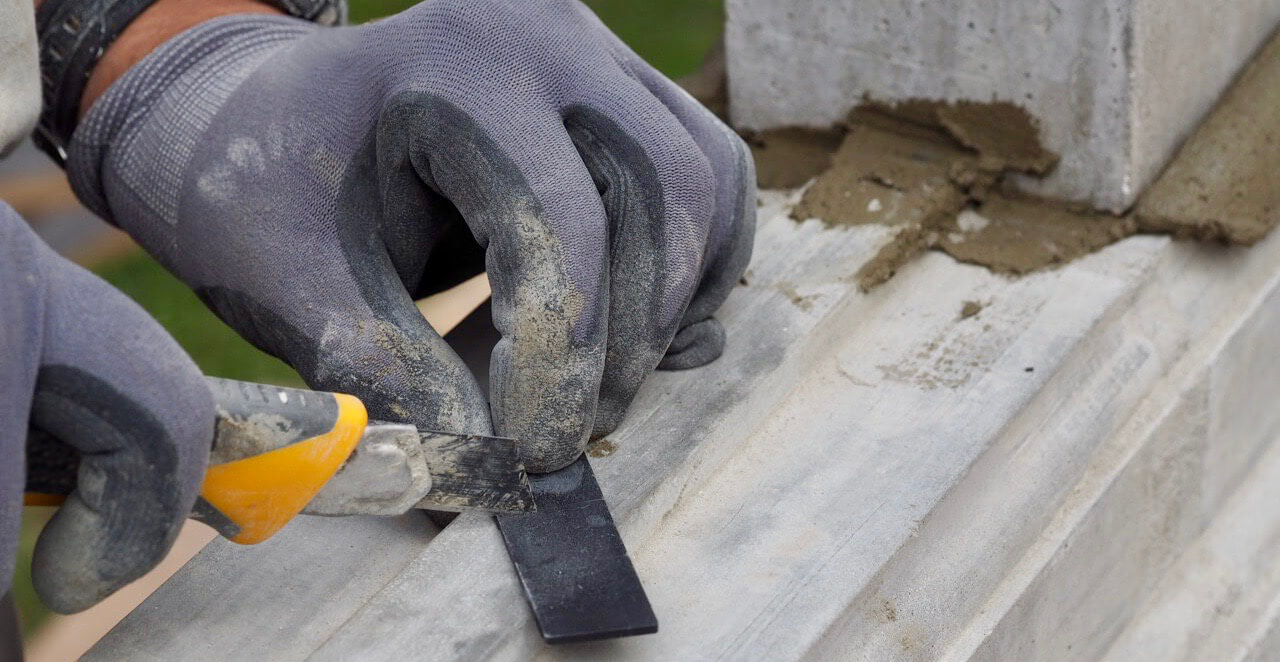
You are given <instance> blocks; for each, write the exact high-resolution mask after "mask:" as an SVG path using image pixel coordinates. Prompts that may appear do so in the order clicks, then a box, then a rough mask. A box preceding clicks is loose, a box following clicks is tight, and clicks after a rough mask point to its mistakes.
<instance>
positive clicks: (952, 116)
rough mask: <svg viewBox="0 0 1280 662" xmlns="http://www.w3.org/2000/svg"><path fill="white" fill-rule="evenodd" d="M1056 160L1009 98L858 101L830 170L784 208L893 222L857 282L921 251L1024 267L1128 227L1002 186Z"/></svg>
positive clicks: (883, 274) (799, 214)
mask: <svg viewBox="0 0 1280 662" xmlns="http://www.w3.org/2000/svg"><path fill="white" fill-rule="evenodd" d="M1056 161H1057V156H1056V155H1054V154H1053V153H1052V152H1049V151H1048V150H1046V149H1045V148H1044V147H1043V146H1042V145H1041V144H1040V141H1039V131H1038V129H1037V127H1036V124H1035V122H1034V120H1033V119H1032V118H1031V117H1030V116H1029V115H1028V114H1027V113H1026V111H1024V110H1022V109H1021V108H1018V107H1017V106H1014V105H1012V104H1008V103H990V104H978V103H957V104H947V103H940V102H934V101H908V102H905V103H902V104H898V105H895V106H892V107H890V106H886V105H883V104H875V103H870V104H865V105H863V106H862V107H860V108H858V109H856V110H855V111H854V112H853V113H851V114H850V117H849V122H848V135H847V136H846V137H845V139H844V142H843V143H841V145H840V148H839V149H838V150H837V151H836V153H835V154H834V155H833V157H832V162H831V168H830V169H828V170H827V171H826V172H823V173H822V174H821V175H819V176H818V177H817V178H816V179H815V180H814V181H813V183H812V184H811V185H810V186H809V188H808V189H806V190H805V194H804V196H803V197H802V199H801V200H800V202H799V203H798V204H797V205H796V206H795V208H794V209H793V211H792V216H793V217H794V218H796V219H806V218H820V219H822V220H823V221H825V222H826V223H828V224H831V225H858V224H867V223H878V224H884V225H894V226H901V230H899V232H898V234H897V235H896V236H895V237H894V239H893V240H892V241H891V242H890V243H889V244H887V245H886V246H884V247H883V248H882V249H881V250H880V251H879V253H877V254H876V256H875V257H874V258H872V259H871V260H870V261H868V262H867V264H865V265H863V267H862V269H861V270H860V271H859V272H858V275H857V278H858V284H859V286H860V287H862V289H864V290H867V289H870V288H872V287H874V286H876V285H878V284H880V283H882V282H884V281H886V280H888V279H889V278H891V277H892V276H893V275H894V274H895V273H896V272H897V270H898V269H899V268H900V267H901V266H902V265H904V264H906V263H907V262H908V261H910V260H911V259H912V258H914V257H915V256H916V255H918V254H919V253H921V252H923V251H925V250H928V249H935V250H942V251H945V252H946V253H947V254H949V255H951V256H952V257H954V258H956V259H957V260H960V261H962V262H969V263H972V264H979V265H983V266H986V267H988V268H990V269H992V270H994V271H997V272H1001V273H1009V274H1024V273H1028V272H1030V271H1034V270H1036V269H1040V268H1044V267H1050V266H1053V265H1057V264H1062V263H1064V262H1067V261H1070V260H1071V259H1074V258H1075V257H1078V256H1080V255H1084V254H1086V253H1090V252H1093V251H1096V250H1098V249H1099V248H1101V247H1103V246H1106V245H1107V244H1110V243H1112V242H1115V241H1117V240H1119V239H1123V238H1124V237H1127V236H1129V235H1131V234H1133V233H1134V232H1135V231H1136V229H1137V228H1136V224H1135V223H1134V221H1133V220H1132V219H1128V218H1116V217H1112V216H1108V215H1105V214H1096V213H1091V212H1080V211H1074V210H1071V209H1068V208H1066V207H1064V206H1062V205H1056V204H1053V203H1048V202H1044V201H1038V200H1030V199H1025V198H1021V199H1020V198H1014V197H1011V196H1009V195H1006V194H1003V193H1000V192H999V191H1000V190H1001V188H1002V186H1001V185H1002V182H1003V178H1004V177H1005V176H1006V175H1007V174H1008V173H1011V172H1021V173H1026V174H1032V175H1042V174H1045V173H1047V172H1048V171H1049V170H1050V169H1052V167H1053V165H1054V163H1055V162H1056ZM973 314H976V310H975V311H974V312H973Z"/></svg>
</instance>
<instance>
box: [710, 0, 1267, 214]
mask: <svg viewBox="0 0 1280 662" xmlns="http://www.w3.org/2000/svg"><path fill="white" fill-rule="evenodd" d="M727 11H728V19H729V20H728V24H727V29H726V48H727V53H728V72H729V94H730V113H731V117H732V119H733V120H734V122H735V123H736V124H737V125H738V126H740V127H742V128H746V129H753V130H762V129H769V128H775V127H780V126H789V125H799V126H810V127H825V126H829V125H831V124H832V123H834V122H838V121H840V120H842V119H843V118H844V117H845V115H846V114H847V113H848V112H849V110H850V109H851V108H852V107H854V106H857V105H859V104H860V103H862V102H863V101H864V100H865V99H871V100H875V101H886V102H894V101H902V100H909V99H934V100H947V101H956V100H970V101H977V102H989V101H1000V102H1008V103H1012V104H1016V105H1019V106H1021V107H1023V108H1025V109H1027V110H1028V111H1029V112H1030V113H1031V114H1032V115H1033V116H1035V117H1036V118H1037V119H1038V120H1039V123H1040V127H1041V129H1042V137H1043V140H1044V143H1045V145H1046V146H1047V147H1048V148H1049V149H1051V150H1053V151H1054V152H1056V153H1058V154H1061V155H1062V160H1061V162H1060V163H1059V165H1058V167H1057V169H1056V171H1055V172H1054V173H1053V174H1052V175H1051V176H1050V177H1049V178H1048V179H1046V180H1044V181H1035V180H1031V179H1023V180H1022V181H1021V185H1022V186H1023V187H1024V188H1026V189H1027V190H1028V191H1031V192H1034V193H1039V194H1043V195H1047V196H1050V197H1058V198H1064V199H1067V200H1072V201H1082V202H1089V203H1091V204H1093V205H1095V206H1097V207H1100V208H1105V209H1109V210H1111V211H1121V210H1123V209H1126V208H1128V207H1129V206H1130V205H1131V204H1132V203H1133V201H1134V200H1135V198H1136V196H1137V195H1138V194H1139V193H1140V192H1141V191H1142V190H1143V188H1145V187H1146V185H1147V184H1148V183H1150V182H1151V181H1152V180H1153V179H1154V178H1155V176H1156V175H1157V174H1158V173H1159V172H1160V169H1161V168H1162V167H1163V166H1164V164H1165V163H1166V161H1167V160H1168V159H1169V157H1170V156H1171V155H1172V153H1173V151H1174V150H1175V149H1176V148H1177V146H1178V145H1179V144H1180V143H1181V142H1182V141H1183V139H1185V138H1186V136H1187V135H1188V134H1189V133H1190V131H1191V130H1192V129H1193V128H1194V127H1195V125H1196V124H1197V123H1198V122H1199V121H1200V119H1201V118H1202V117H1203V116H1204V115H1205V113H1206V112H1207V111H1208V110H1209V109H1210V108H1211V107H1212V105H1213V104H1214V102H1215V100H1216V99H1217V98H1218V97H1219V95H1220V94H1221V93H1222V91H1223V90H1225V89H1226V87H1227V86H1228V84H1229V83H1230V82H1231V80H1232V77H1233V76H1234V75H1235V73H1236V72H1237V71H1238V70H1239V69H1240V67H1241V65H1242V64H1243V63H1244V62H1246V61H1247V60H1248V58H1249V57H1250V56H1251V55H1252V54H1253V53H1254V52H1255V51H1256V50H1257V48H1258V47H1259V45H1260V44H1262V42H1263V40H1264V39H1265V38H1266V37H1267V35H1268V34H1269V33H1270V32H1271V31H1272V29H1273V28H1274V27H1275V26H1276V24H1277V21H1280V2H1275V0H1238V1H1236V2H1232V3H1229V4H1227V5H1222V4H1214V3H1203V2H1196V1H1194V0H1101V1H1093V0H1065V1H1064V0H997V1H995V2H992V1H989V0H957V1H955V2H946V3H938V2H936V1H934V0H908V1H906V2H901V1H896V0H831V1H823V2H816V1H813V2H776V1H775V0H729V1H728V3H727Z"/></svg>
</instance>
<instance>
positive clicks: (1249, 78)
mask: <svg viewBox="0 0 1280 662" xmlns="http://www.w3.org/2000/svg"><path fill="white" fill-rule="evenodd" d="M1278 177H1280V35H1278V36H1276V37H1274V38H1272V40H1271V42H1270V43H1268V44H1267V45H1266V46H1264V47H1263V49H1262V51H1261V52H1260V53H1259V54H1258V56H1257V57H1256V58H1254V60H1253V62H1252V63H1250V64H1249V66H1248V67H1247V68H1246V69H1245V71H1244V73H1242V74H1241V75H1240V78H1239V79H1237V80H1236V82H1235V83H1234V84H1233V85H1232V86H1231V88H1230V89H1229V90H1227V93H1226V94H1225V95H1223V97H1222V100H1221V101H1220V102H1219V103H1218V106H1217V107H1216V108H1215V109H1214V110H1213V112H1212V113H1210V114H1209V117H1208V118H1207V119H1206V120H1205V121H1204V123H1202V124H1201V125H1200V127H1199V128H1198V129H1197V130H1196V131H1195V133H1194V134H1192V136H1191V138H1190V139H1188V140H1187V142H1186V143H1185V144H1183V146H1182V148H1181V150H1179V152H1178V154H1177V156H1176V157H1174V159H1173V161H1172V162H1171V163H1170V164H1169V167H1168V168H1167V169H1166V170H1165V171H1164V173H1163V174H1162V175H1161V176H1160V178H1159V179H1158V180H1156V182H1155V184H1153V185H1152V186H1151V187H1150V188H1149V189H1147V191H1146V192H1145V193H1144V194H1143V196H1142V198H1141V199H1140V200H1139V201H1138V205H1137V211H1136V214H1137V217H1138V223H1139V225H1140V226H1141V227H1142V229H1143V230H1144V231H1151V232H1168V233H1170V234H1173V235H1174V236H1176V237H1182V238H1192V239H1200V240H1218V241H1227V242H1232V243H1243V244H1252V243H1254V242H1256V241H1258V240H1260V239H1262V238H1263V237H1264V236H1266V234H1267V233H1268V232H1269V231H1270V230H1271V228H1273V227H1275V226H1276V224H1277V223H1280V181H1277V180H1278Z"/></svg>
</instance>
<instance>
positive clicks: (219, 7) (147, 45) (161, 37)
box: [36, 0, 282, 117]
mask: <svg viewBox="0 0 1280 662" xmlns="http://www.w3.org/2000/svg"><path fill="white" fill-rule="evenodd" d="M42 1H43V0H37V2H36V5H37V6H38V5H39V4H40V2H42ZM281 13H282V12H281V11H280V10H278V9H276V8H274V7H271V6H269V5H266V4H263V3H261V2H258V1H257V0H158V1H157V2H156V3H155V4H153V5H151V6H150V7H148V8H147V10H146V11H144V12H142V13H141V14H139V15H138V18H136V19H134V21H133V22H132V23H130V24H129V27H127V28H125V29H124V32H121V33H120V37H119V38H118V39H116V40H115V42H113V43H112V44H111V46H110V47H108V48H107V52H106V53H103V55H102V59H101V60H99V61H98V64H97V66H96V67H94V69H93V73H92V74H91V75H90V76H89V81H88V83H87V84H86V85H85V88H84V94H83V95H82V96H81V97H80V116H81V117H83V116H84V114H85V113H87V112H89V109H90V108H91V107H93V102H94V101H96V100H97V99H98V97H99V96H102V93H103V92H106V91H107V88H108V87H111V84H112V83H114V82H115V81H116V79H118V78H120V77H121V76H123V75H124V73H125V72H126V71H128V70H129V68H130V67H132V66H133V65H134V64H137V62H138V61H139V60H141V59H142V58H144V57H146V56H147V54H149V53H150V52H151V51H153V50H155V48H156V47H158V46H159V45H160V44H163V43H164V42H166V41H168V40H169V39H171V38H172V37H173V36H174V35H177V34H178V33H180V32H182V31H184V30H187V29H188V28H192V27H195V26H196V25H199V24H200V23H203V22H205V21H208V20H210V19H214V18H217V17H219V16H228V15H230V14H281Z"/></svg>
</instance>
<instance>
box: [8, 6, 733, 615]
mask: <svg viewBox="0 0 1280 662" xmlns="http://www.w3.org/2000/svg"><path fill="white" fill-rule="evenodd" d="M427 1H428V2H429V1H430V0H427ZM414 4H416V3H415V2H411V1H406V0H351V2H350V7H351V21H352V22H353V23H362V22H365V21H369V20H373V19H376V18H378V17H381V16H387V15H390V14H394V13H396V12H399V11H401V10H403V9H405V8H407V7H410V6H412V5H414ZM586 4H587V5H588V6H589V7H591V9H592V10H594V11H595V12H596V14H598V15H599V16H600V18H601V20H603V21H604V22H605V24H606V25H608V26H609V27H610V29H612V30H613V31H614V32H616V33H617V34H618V36H619V37H621V38H622V39H623V40H624V41H626V42H627V44H628V45H630V46H631V48H633V49H635V51H636V52H637V53H638V54H639V55H640V56H641V57H643V58H645V59H646V60H648V61H649V62H650V63H651V64H653V65H654V66H655V67H657V68H658V69H659V70H661V71H662V72H663V73H665V74H667V75H668V76H670V77H672V78H676V77H679V76H683V75H685V74H687V73H689V72H691V71H693V70H694V69H695V68H696V67H697V66H698V64H699V63H700V62H701V61H702V58H703V57H704V56H705V55H706V53H707V51H708V50H710V48H711V47H712V45H714V43H715V41H716V39H717V38H718V36H719V34H720V31H721V29H722V25H723V7H722V2H721V0H586ZM93 270H94V271H95V272H96V273H97V274H98V275H100V276H102V277H103V278H104V279H106V280H107V281H108V282H110V283H111V284H112V285H115V286H116V287H118V288H120V289H121V290H122V291H124V292H125V293H126V294H128V295H129V296H131V297H133V299H134V300H135V301H137V302H138V303H140V304H142V307H143V308H146V309H147V311H148V312H150V313H151V314H152V315H153V316H155V318H156V319H157V320H159V321H160V323H161V324H163V325H164V326H165V328H166V329H168V330H169V332H170V333H172V334H173V336H174V337H175V338H177V340H178V342H179V343H181V344H182V346H183V347H184V348H186V350H187V352H188V353H190V354H191V356H192V358H194V359H195V361H196V363H197V364H199V366H200V368H201V369H202V370H204V371H205V373H206V374H209V375H214V376H218V377H228V378H232V379H243V380H250V381H258V382H266V383H272V384H282V385H300V384H301V383H302V382H301V380H300V379H299V378H298V375H297V373H295V372H294V371H293V370H292V369H291V368H289V366H287V365H285V364H284V363H281V362H280V361H278V360H276V359H274V358H272V357H270V356H267V355H266V354H263V353H262V352H259V351H258V350H256V349H254V348H253V347H252V346H250V345H249V344H248V343H246V342H245V341H243V340H241V339H240V337H239V336H237V335H236V334H235V332H234V331H232V330H231V329H230V328H229V327H227V326H226V325H225V324H223V323H222V322H221V321H219V320H218V319H217V318H216V317H214V316H213V314H212V313H210V312H209V311H208V310H207V309H206V308H205V307H204V305H203V304H201V303H200V301H199V300H198V299H197V298H196V297H195V295H194V294H192V293H191V291H190V290H188V289H187V288H186V286H185V285H183V284H182V283H180V282H178V280H177V279H175V278H174V277H173V276H171V275H170V274H169V273H168V272H167V271H165V270H164V268H162V267H161V266H160V265H159V264H157V263H156V262H155V261H154V260H152V259H151V258H150V257H148V256H147V255H146V254H145V253H142V252H140V251H139V252H136V253H132V254H129V255H126V256H123V257H119V258H115V259H112V260H110V261H108V262H104V263H102V264H99V265H95V266H94V267H93ZM50 510H51V509H48V508H29V509H27V512H26V514H25V517H24V520H23V528H22V543H21V549H20V553H19V554H20V555H19V558H18V566H17V572H16V576H15V578H14V587H13V591H14V597H15V599H16V601H17V603H18V608H19V611H20V612H21V614H22V620H23V626H24V629H25V631H26V632H28V633H30V632H31V631H33V630H34V629H35V628H36V627H37V626H38V625H39V624H40V622H41V621H43V620H44V618H45V617H46V616H47V612H46V611H45V609H44V607H43V606H42V605H41V604H40V602H39V600H38V599H37V598H36V596H35V593H34V591H33V590H32V588H31V582H30V567H31V548H32V547H33V546H34V544H35V539H36V535H37V534H38V532H39V530H40V527H41V526H43V525H44V522H45V520H46V519H47V518H48V516H49V513H50Z"/></svg>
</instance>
